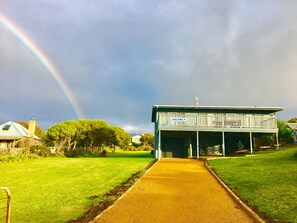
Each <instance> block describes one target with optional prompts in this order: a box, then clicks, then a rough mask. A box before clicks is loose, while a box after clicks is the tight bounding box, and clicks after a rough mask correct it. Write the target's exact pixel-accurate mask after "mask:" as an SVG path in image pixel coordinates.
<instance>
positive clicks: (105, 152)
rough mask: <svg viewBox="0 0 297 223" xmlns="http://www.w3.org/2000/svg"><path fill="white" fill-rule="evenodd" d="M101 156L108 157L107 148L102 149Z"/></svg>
mask: <svg viewBox="0 0 297 223" xmlns="http://www.w3.org/2000/svg"><path fill="white" fill-rule="evenodd" d="M100 156H101V157H107V151H106V149H103V150H102V151H101V154H100Z"/></svg>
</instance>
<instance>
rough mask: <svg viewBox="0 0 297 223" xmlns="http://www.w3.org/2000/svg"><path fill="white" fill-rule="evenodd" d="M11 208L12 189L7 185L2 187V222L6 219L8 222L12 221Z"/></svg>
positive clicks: (0, 204) (0, 200)
mask: <svg viewBox="0 0 297 223" xmlns="http://www.w3.org/2000/svg"><path fill="white" fill-rule="evenodd" d="M3 192H4V193H3ZM3 201H4V202H3ZM5 201H6V202H5ZM10 210H11V195H10V190H9V189H8V188H7V187H0V222H2V220H5V222H6V223H9V222H10Z"/></svg>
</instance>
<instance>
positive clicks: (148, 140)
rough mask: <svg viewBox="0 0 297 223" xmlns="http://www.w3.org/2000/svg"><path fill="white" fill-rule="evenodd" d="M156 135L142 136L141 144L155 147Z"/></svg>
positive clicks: (146, 134)
mask: <svg viewBox="0 0 297 223" xmlns="http://www.w3.org/2000/svg"><path fill="white" fill-rule="evenodd" d="M154 139H155V137H154V135H153V134H151V133H145V134H143V135H142V136H141V138H140V142H142V144H143V145H146V146H151V147H154Z"/></svg>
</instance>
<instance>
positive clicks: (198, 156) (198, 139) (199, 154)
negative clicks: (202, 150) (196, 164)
mask: <svg viewBox="0 0 297 223" xmlns="http://www.w3.org/2000/svg"><path fill="white" fill-rule="evenodd" d="M199 156H200V154H199V132H198V131H197V159H199Z"/></svg>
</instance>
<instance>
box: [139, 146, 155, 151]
mask: <svg viewBox="0 0 297 223" xmlns="http://www.w3.org/2000/svg"><path fill="white" fill-rule="evenodd" d="M138 150H140V151H152V150H154V149H153V147H151V146H149V145H143V146H140V147H138Z"/></svg>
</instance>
